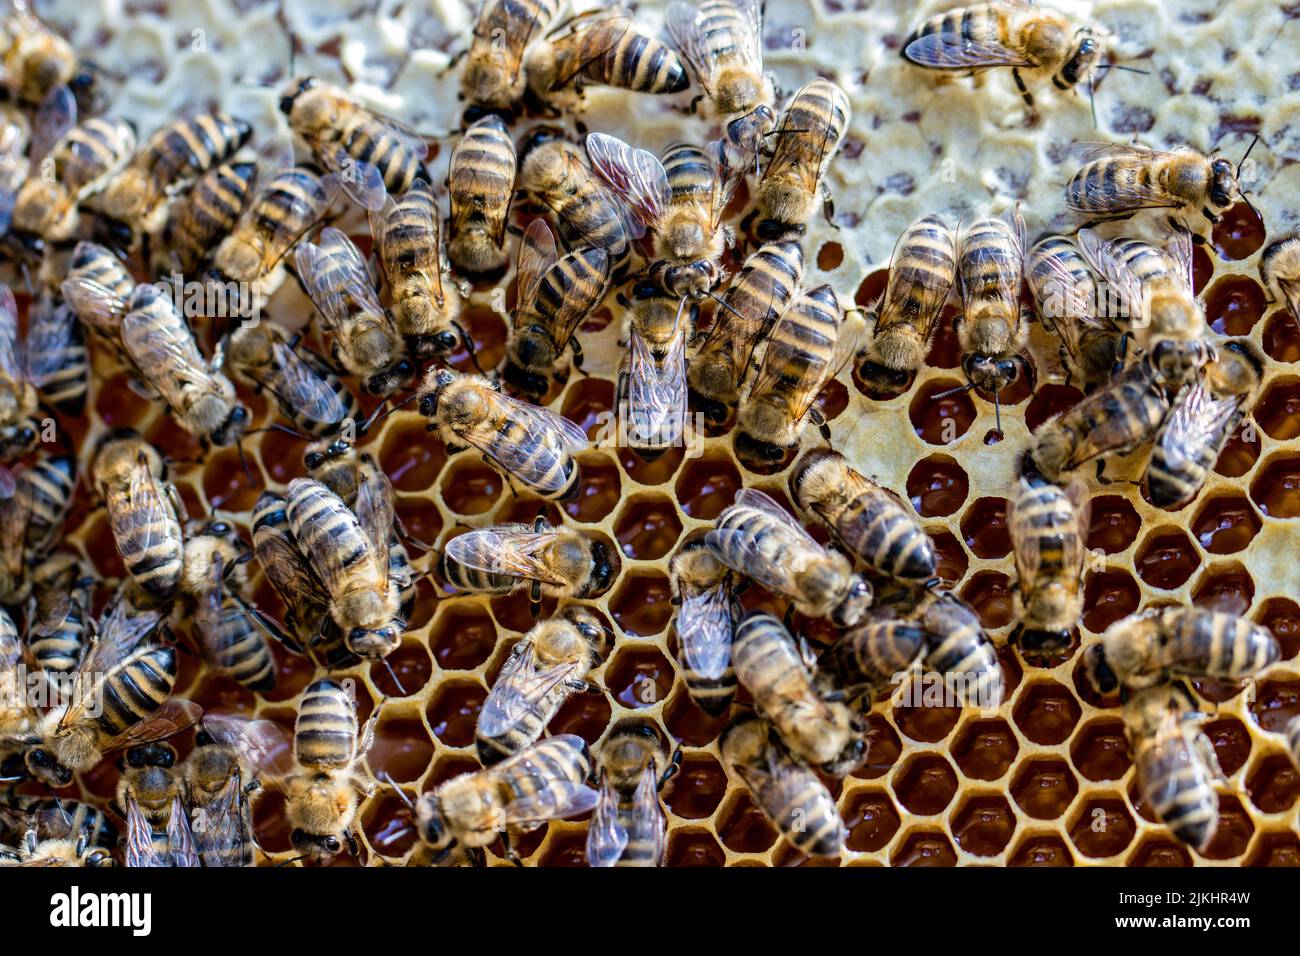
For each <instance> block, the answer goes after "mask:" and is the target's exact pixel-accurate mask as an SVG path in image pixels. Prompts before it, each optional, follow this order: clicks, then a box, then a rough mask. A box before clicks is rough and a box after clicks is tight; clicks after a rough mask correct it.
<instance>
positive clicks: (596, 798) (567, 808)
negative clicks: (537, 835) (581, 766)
mask: <svg viewBox="0 0 1300 956" xmlns="http://www.w3.org/2000/svg"><path fill="white" fill-rule="evenodd" d="M525 765H526V766H528V767H529V768H530V769H531V771H532V772H531V774H530V776H532V777H533V778H534V779H539V778H540V779H542V780H546V781H547V782H546V786H545V788H544V789H543V790H541V791H540V792H538V793H537V794H536V795H534V796H530V797H520V798H519V799H518V800H512V801H510V802H509V803H508V804H506V807H505V818H506V819H505V822H506V823H507V824H514V825H516V826H519V827H522V828H527V827H529V826H538V825H540V824H543V823H545V822H546V821H547V820H559V819H562V818H564V817H576V816H578V815H579V814H583V813H586V812H587V811H588V810H590V809H592V808H593V807H595V806H596V804H597V803H599V802H600V794H598V793H597V792H596V791H595V790H593V789H591V787H589V786H587V785H586V784H585V783H572V782H570V781H568V780H553V779H549V775H547V774H546V773H545V772H544V771H543V770H542V768H540V767H537V766H536V765H534V764H533V762H532V761H531V760H527V761H525Z"/></svg>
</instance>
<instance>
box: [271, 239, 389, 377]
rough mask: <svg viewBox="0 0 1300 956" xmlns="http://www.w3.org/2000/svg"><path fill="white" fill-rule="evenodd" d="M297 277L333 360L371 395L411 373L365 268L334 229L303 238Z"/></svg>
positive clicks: (297, 257) (349, 241) (355, 248)
mask: <svg viewBox="0 0 1300 956" xmlns="http://www.w3.org/2000/svg"><path fill="white" fill-rule="evenodd" d="M296 262H297V266H298V276H299V278H300V279H301V280H302V283H303V287H304V288H305V289H306V291H307V294H308V295H309V296H310V297H311V300H312V302H313V304H315V306H316V311H317V312H318V314H319V315H320V317H321V319H322V320H323V322H324V326H325V329H327V330H328V331H329V333H330V336H331V339H332V344H331V351H332V354H333V357H334V360H335V361H336V362H338V363H339V364H340V365H342V366H343V367H344V368H345V369H347V370H348V371H349V372H351V373H352V374H353V375H356V376H357V377H358V378H360V379H361V387H362V389H363V390H364V391H365V392H366V393H367V394H370V395H377V396H380V397H386V396H388V395H391V394H392V393H393V392H394V391H396V390H397V388H398V387H399V386H400V385H402V384H403V383H404V382H406V381H409V380H410V378H411V376H412V375H413V374H414V366H413V365H412V364H411V361H410V360H409V359H408V358H407V357H406V354H405V349H404V348H403V346H402V341H401V339H400V338H398V334H397V329H396V328H395V327H394V325H393V320H392V318H391V317H390V316H389V315H388V313H387V312H385V311H384V309H383V308H382V307H381V306H380V304H379V299H378V297H377V296H376V295H375V289H374V286H373V285H372V284H371V276H370V269H369V267H368V266H367V265H366V262H365V260H364V259H362V258H361V253H360V252H359V251H358V250H357V247H356V246H355V245H353V244H352V240H351V239H349V238H348V237H347V236H346V235H344V234H343V233H342V232H340V231H339V230H337V229H335V228H333V227H330V228H328V229H325V230H323V231H322V232H321V234H320V239H319V245H317V244H313V243H310V242H304V243H302V244H300V245H299V246H298V251H297V253H296Z"/></svg>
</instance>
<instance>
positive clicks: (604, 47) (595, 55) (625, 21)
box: [551, 9, 632, 91]
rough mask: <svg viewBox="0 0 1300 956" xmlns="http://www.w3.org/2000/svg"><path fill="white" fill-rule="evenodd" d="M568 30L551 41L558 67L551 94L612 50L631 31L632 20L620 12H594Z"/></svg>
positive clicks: (580, 17)
mask: <svg viewBox="0 0 1300 956" xmlns="http://www.w3.org/2000/svg"><path fill="white" fill-rule="evenodd" d="M566 26H568V27H569V29H568V30H567V32H558V31H557V33H558V35H556V36H555V38H554V39H553V40H551V47H552V49H553V50H554V51H555V63H556V71H555V80H554V82H553V83H551V90H552V91H554V90H559V89H563V88H564V87H566V86H568V85H569V84H570V83H571V82H573V80H574V79H575V78H576V77H577V76H578V74H580V73H581V72H582V71H583V70H585V69H586V68H587V67H588V66H589V65H590V64H592V63H594V62H595V61H596V60H598V59H599V58H600V57H602V56H604V55H605V54H606V53H608V52H609V51H610V50H612V49H613V48H614V45H615V44H616V43H618V41H619V40H621V39H623V36H624V34H626V33H627V31H628V30H630V29H631V28H632V18H631V17H630V16H628V15H627V13H626V12H625V11H623V10H620V9H612V10H591V11H588V12H587V13H582V14H579V15H578V16H576V17H573V18H572V19H571V20H569V22H568V24H566ZM560 29H561V30H564V27H561V28H560Z"/></svg>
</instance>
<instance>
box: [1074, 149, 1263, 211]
mask: <svg viewBox="0 0 1300 956" xmlns="http://www.w3.org/2000/svg"><path fill="white" fill-rule="evenodd" d="M1254 145H1255V144H1254V143H1251V146H1252V147H1254ZM1074 150H1075V152H1076V153H1077V154H1078V155H1079V156H1080V158H1081V159H1082V160H1083V161H1084V164H1083V166H1082V167H1081V168H1080V169H1079V171H1078V172H1077V173H1075V174H1074V176H1072V177H1071V179H1070V182H1069V184H1068V185H1067V186H1066V187H1065V204H1066V205H1067V206H1069V207H1070V208H1071V209H1073V210H1075V211H1076V212H1082V213H1091V214H1093V215H1094V216H1096V217H1097V219H1096V220H1094V221H1099V220H1106V219H1119V218H1123V217H1125V216H1129V215H1132V214H1133V213H1134V212H1135V211H1137V210H1139V209H1172V210H1176V211H1185V210H1188V209H1193V208H1195V207H1197V206H1199V207H1200V209H1201V213H1202V214H1203V215H1204V216H1205V218H1206V219H1208V220H1209V221H1210V222H1218V221H1219V220H1220V219H1221V218H1222V214H1223V213H1224V212H1225V211H1226V210H1227V209H1228V208H1230V207H1231V206H1233V205H1234V204H1235V203H1236V202H1237V201H1238V200H1240V199H1241V186H1240V183H1239V180H1238V176H1239V175H1240V173H1241V167H1240V165H1238V166H1236V167H1234V166H1233V165H1232V161H1231V160H1229V159H1228V158H1226V157H1224V156H1220V155H1218V154H1214V155H1211V156H1207V155H1205V154H1204V153H1201V152H1199V151H1197V150H1195V149H1193V148H1192V147H1190V146H1179V147H1177V148H1175V149H1173V150H1170V151H1165V150H1157V149H1147V148H1146V147H1143V146H1131V145H1127V144H1123V143H1076V144H1075V145H1074ZM1246 155H1247V156H1249V155H1250V150H1249V149H1248V150H1246ZM1245 161H1246V156H1243V157H1242V162H1243V163H1244V162H1245Z"/></svg>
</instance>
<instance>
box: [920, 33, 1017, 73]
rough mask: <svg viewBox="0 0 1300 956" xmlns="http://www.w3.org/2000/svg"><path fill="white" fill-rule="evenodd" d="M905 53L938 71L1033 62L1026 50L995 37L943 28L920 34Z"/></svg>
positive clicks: (922, 64)
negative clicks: (966, 34) (960, 33)
mask: <svg viewBox="0 0 1300 956" xmlns="http://www.w3.org/2000/svg"><path fill="white" fill-rule="evenodd" d="M903 56H904V57H905V58H906V59H908V60H910V61H911V62H913V63H915V64H917V65H918V66H924V67H929V68H930V69H935V70H979V69H983V68H985V67H990V66H1029V65H1030V63H1029V60H1028V59H1027V58H1026V57H1025V55H1024V54H1023V53H1020V52H1018V51H1016V50H1013V49H1011V48H1010V47H1008V46H1003V45H1002V44H1001V43H998V42H997V41H995V40H970V39H966V38H965V37H962V36H954V35H952V34H951V33H948V32H946V31H942V30H940V31H937V32H935V33H927V34H925V35H924V36H919V37H917V38H916V39H915V40H913V41H912V42H911V43H909V44H908V45H907V46H906V47H904V49H903Z"/></svg>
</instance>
